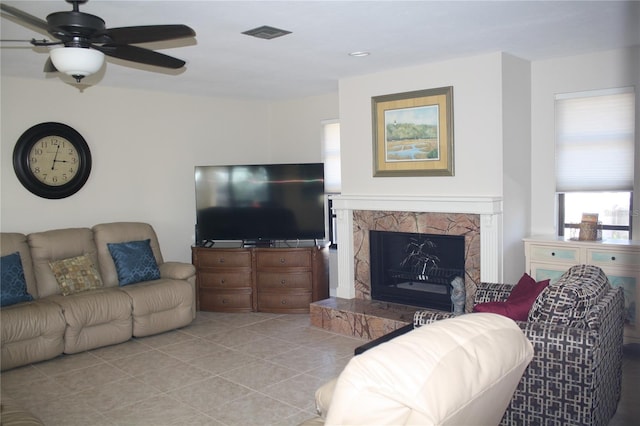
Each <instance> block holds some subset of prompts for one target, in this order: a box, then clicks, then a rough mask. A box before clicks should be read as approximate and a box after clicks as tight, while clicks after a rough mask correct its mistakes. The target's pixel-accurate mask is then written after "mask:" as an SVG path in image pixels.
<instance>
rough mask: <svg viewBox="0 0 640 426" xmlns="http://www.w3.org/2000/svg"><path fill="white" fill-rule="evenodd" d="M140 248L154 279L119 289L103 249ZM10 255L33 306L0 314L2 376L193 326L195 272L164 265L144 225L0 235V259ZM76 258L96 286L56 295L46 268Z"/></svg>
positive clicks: (56, 288) (23, 304)
mask: <svg viewBox="0 0 640 426" xmlns="http://www.w3.org/2000/svg"><path fill="white" fill-rule="evenodd" d="M145 240H149V243H148V245H150V247H151V251H152V254H153V258H155V262H156V264H157V272H159V278H158V279H152V280H148V281H142V282H137V283H131V284H129V285H125V286H120V284H119V283H120V281H119V275H118V273H119V272H121V270H119V269H118V268H117V267H116V263H115V262H114V258H113V257H112V254H111V252H110V249H109V245H110V244H113V245H122V243H128V242H142V241H145ZM145 242H146V241H145ZM125 245H126V244H125ZM15 252H18V253H19V254H20V260H21V262H22V269H23V271H24V279H25V281H26V284H27V291H28V293H29V294H30V295H31V296H32V297H33V300H32V301H25V302H20V303H17V304H13V305H10V306H4V307H2V309H0V328H1V330H2V348H1V350H2V353H1V356H2V361H1V364H2V370H7V369H10V368H14V367H18V366H22V365H26V364H30V363H34V362H39V361H44V360H47V359H50V358H54V357H56V356H58V355H60V354H62V353H66V354H72V353H78V352H82V351H86V350H89V349H94V348H98V347H101V346H106V345H112V344H116V343H122V342H125V341H127V340H129V339H130V338H131V337H132V336H135V337H143V336H149V335H152V334H157V333H162V332H165V331H168V330H172V329H176V328H180V327H184V326H186V325H188V324H189V323H191V322H192V321H193V319H194V318H195V314H196V301H195V268H194V266H193V265H191V264H188V263H180V262H164V260H163V258H162V253H161V251H160V246H159V244H158V238H157V236H156V233H155V231H154V230H153V228H152V227H151V225H149V224H146V223H139V222H117V223H105V224H99V225H95V226H94V227H93V228H68V229H56V230H51V231H45V232H36V233H32V234H29V235H24V234H19V233H2V234H1V235H0V255H2V256H6V255H9V254H11V253H15ZM78 256H84V257H85V258H89V259H91V263H92V264H93V265H95V268H94V269H95V276H97V277H98V279H99V280H100V282H101V286H99V287H98V288H93V289H89V290H84V291H78V292H72V293H71V294H68V295H63V291H62V288H61V285H59V281H58V279H57V278H56V275H55V274H54V271H53V269H52V266H51V263H50V262H56V261H61V260H64V259H71V258H75V257H78ZM125 260H126V259H125ZM156 278H157V277H156Z"/></svg>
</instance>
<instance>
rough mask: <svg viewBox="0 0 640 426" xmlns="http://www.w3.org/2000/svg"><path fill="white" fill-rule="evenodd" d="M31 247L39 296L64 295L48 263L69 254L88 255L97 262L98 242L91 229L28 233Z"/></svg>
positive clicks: (73, 255) (70, 255)
mask: <svg viewBox="0 0 640 426" xmlns="http://www.w3.org/2000/svg"><path fill="white" fill-rule="evenodd" d="M27 240H28V242H29V247H30V248H31V258H32V260H33V269H34V273H35V278H36V282H37V285H38V295H39V297H47V296H52V295H54V294H61V293H62V292H61V290H60V286H59V285H58V280H56V277H55V275H54V274H53V271H52V270H51V267H50V266H49V262H51V261H55V260H60V259H68V258H70V257H75V256H80V255H83V254H86V255H88V256H89V257H90V258H91V261H92V262H93V263H94V265H95V264H97V257H96V245H95V243H94V242H93V233H92V232H91V229H89V228H67V229H54V230H51V231H45V232H36V233H32V234H29V235H28V236H27Z"/></svg>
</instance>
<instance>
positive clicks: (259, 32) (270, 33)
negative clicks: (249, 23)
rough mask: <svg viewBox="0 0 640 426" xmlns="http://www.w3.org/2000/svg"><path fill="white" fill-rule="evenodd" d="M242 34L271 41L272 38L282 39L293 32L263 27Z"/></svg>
mask: <svg viewBox="0 0 640 426" xmlns="http://www.w3.org/2000/svg"><path fill="white" fill-rule="evenodd" d="M242 34H246V35H250V36H253V37H258V38H263V39H265V40H271V39H272V38H277V37H282V36H284V35H287V34H291V31H285V30H281V29H279V28H274V27H270V26H268V25H263V26H261V27H258V28H254V29H252V30H248V31H243V32H242Z"/></svg>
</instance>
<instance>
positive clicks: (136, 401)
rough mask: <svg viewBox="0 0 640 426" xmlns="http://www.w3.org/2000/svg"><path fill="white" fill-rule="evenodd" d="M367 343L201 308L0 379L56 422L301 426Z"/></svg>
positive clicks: (292, 319) (273, 318)
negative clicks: (318, 393) (145, 332)
mask: <svg viewBox="0 0 640 426" xmlns="http://www.w3.org/2000/svg"><path fill="white" fill-rule="evenodd" d="M363 342H364V340H360V339H355V338H350V337H346V336H342V335H339V334H335V333H331V332H328V331H324V330H320V329H317V328H314V327H311V326H309V315H275V314H264V313H250V314H222V313H212V312H199V313H198V317H197V319H196V320H195V321H194V322H193V323H192V324H191V325H189V326H188V327H185V328H183V329H181V330H177V331H172V332H168V333H164V334H161V335H157V336H151V337H147V338H143V339H134V340H131V341H129V342H126V343H122V344H120V345H115V346H110V347H106V348H101V349H96V350H93V351H89V352H85V353H81V354H76V355H67V356H62V357H59V358H57V359H54V360H51V361H45V362H42V363H38V364H34V365H30V366H26V367H22V368H18V369H14V370H10V371H7V372H3V373H2V374H1V375H0V381H1V387H2V394H5V393H7V394H9V395H11V396H12V397H13V398H14V399H17V400H20V401H21V402H23V404H24V405H25V406H27V407H28V408H29V409H30V410H32V411H33V412H34V413H35V414H36V415H38V416H39V417H40V418H41V419H43V420H44V422H45V424H46V425H47V426H53V425H64V426H73V425H83V426H85V425H88V424H91V425H96V426H99V425H109V426H115V425H118V426H121V425H122V426H125V425H131V426H141V425H154V426H161V425H242V426H249V425H261V426H262V425H283V426H286V425H297V424H299V423H300V422H301V421H303V420H305V419H307V418H310V417H313V415H314V402H313V395H314V392H315V390H316V389H317V388H318V387H319V386H320V385H321V384H323V383H324V382H326V381H327V380H329V379H330V378H332V377H334V376H336V375H337V374H339V372H340V371H341V370H342V368H344V366H345V365H346V363H347V362H348V361H349V359H350V358H351V356H352V354H353V350H354V349H355V348H356V347H357V346H360V345H361V344H363ZM639 378H640V349H639V348H638V347H633V348H632V350H627V351H625V360H624V378H623V395H622V400H621V403H620V405H619V407H618V412H617V413H616V416H615V417H614V419H613V420H612V422H611V424H610V426H622V425H631V424H636V423H634V421H636V420H637V419H638V418H640V408H639V407H640V404H639V402H640V398H639V397H638V396H637V395H638V394H637V393H636V392H635V391H636V387H637V383H638V379H639Z"/></svg>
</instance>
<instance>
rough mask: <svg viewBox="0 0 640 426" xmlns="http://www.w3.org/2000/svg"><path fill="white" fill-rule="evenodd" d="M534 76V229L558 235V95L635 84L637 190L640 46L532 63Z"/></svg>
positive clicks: (638, 181) (639, 231)
mask: <svg viewBox="0 0 640 426" xmlns="http://www.w3.org/2000/svg"><path fill="white" fill-rule="evenodd" d="M531 75H532V78H531V117H532V123H533V127H532V130H531V138H532V139H531V140H532V146H533V149H532V151H531V164H532V170H531V175H532V179H531V233H532V234H534V235H536V234H554V233H555V232H556V224H555V218H556V215H555V198H554V197H555V149H554V144H555V142H554V96H555V94H556V93H570V92H580V91H585V90H595V89H606V88H613V87H626V86H635V88H636V166H635V170H636V175H635V188H636V190H637V191H638V190H640V101H638V99H640V47H637V46H636V47H635V48H631V49H622V50H610V51H604V52H599V53H592V54H587V55H579V56H571V57H565V58H556V59H550V60H546V61H537V62H533V63H532V67H531ZM635 199H636V200H637V199H638V197H637V196H636V197H635ZM637 204H638V202H637V201H636V207H635V209H636V214H635V216H634V218H633V220H634V225H633V228H634V229H635V232H634V235H633V237H634V239H636V240H640V213H639V212H638V206H637Z"/></svg>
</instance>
